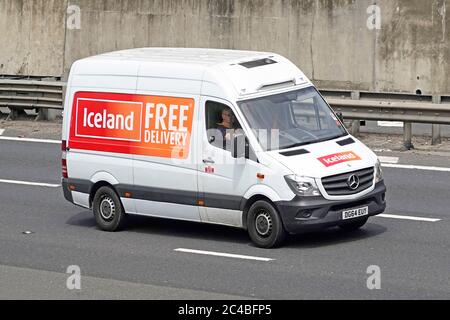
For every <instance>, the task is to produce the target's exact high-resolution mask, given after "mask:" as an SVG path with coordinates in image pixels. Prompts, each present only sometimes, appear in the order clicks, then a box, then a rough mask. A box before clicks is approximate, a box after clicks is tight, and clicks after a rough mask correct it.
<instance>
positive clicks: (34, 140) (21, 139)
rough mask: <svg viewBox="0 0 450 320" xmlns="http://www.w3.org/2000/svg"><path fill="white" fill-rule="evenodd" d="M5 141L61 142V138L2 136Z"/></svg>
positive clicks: (1, 138) (0, 138)
mask: <svg viewBox="0 0 450 320" xmlns="http://www.w3.org/2000/svg"><path fill="white" fill-rule="evenodd" d="M0 140H3V141H19V142H35V143H50V144H61V141H60V140H50V139H32V138H16V137H0Z"/></svg>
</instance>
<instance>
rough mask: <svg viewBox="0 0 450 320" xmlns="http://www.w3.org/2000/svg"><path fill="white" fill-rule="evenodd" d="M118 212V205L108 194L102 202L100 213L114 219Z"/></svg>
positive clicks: (105, 217)
mask: <svg viewBox="0 0 450 320" xmlns="http://www.w3.org/2000/svg"><path fill="white" fill-rule="evenodd" d="M115 214H116V205H115V203H114V201H113V199H111V198H110V197H108V196H106V197H104V198H103V199H102V201H101V202H100V215H101V216H102V218H103V219H105V220H112V219H113V218H114V215H115Z"/></svg>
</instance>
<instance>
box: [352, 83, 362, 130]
mask: <svg viewBox="0 0 450 320" xmlns="http://www.w3.org/2000/svg"><path fill="white" fill-rule="evenodd" d="M360 96H361V95H360V92H359V91H352V100H359V99H360ZM360 129H361V122H360V120H353V121H352V136H354V137H357V136H359V131H360Z"/></svg>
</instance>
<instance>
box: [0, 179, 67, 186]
mask: <svg viewBox="0 0 450 320" xmlns="http://www.w3.org/2000/svg"><path fill="white" fill-rule="evenodd" d="M0 183H4V184H16V185H25V186H32V187H45V188H59V187H61V185H60V184H52V183H41V182H30V181H20V180H5V179H0Z"/></svg>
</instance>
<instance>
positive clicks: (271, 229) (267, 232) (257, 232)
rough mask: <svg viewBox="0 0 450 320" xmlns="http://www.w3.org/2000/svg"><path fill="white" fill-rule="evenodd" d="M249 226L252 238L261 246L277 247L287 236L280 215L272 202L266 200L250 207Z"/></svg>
mask: <svg viewBox="0 0 450 320" xmlns="http://www.w3.org/2000/svg"><path fill="white" fill-rule="evenodd" d="M247 226H248V233H249V235H250V238H251V239H252V241H253V243H254V244H255V245H256V246H258V247H260V248H267V249H269V248H273V247H277V246H279V245H280V244H281V243H282V242H283V241H284V239H285V238H286V231H285V230H284V227H283V223H282V221H281V218H280V215H279V214H278V212H277V210H276V209H275V208H274V206H273V205H272V204H270V203H269V202H267V201H264V200H261V201H257V202H255V203H254V204H253V205H252V206H251V207H250V209H249V211H248V216H247Z"/></svg>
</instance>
